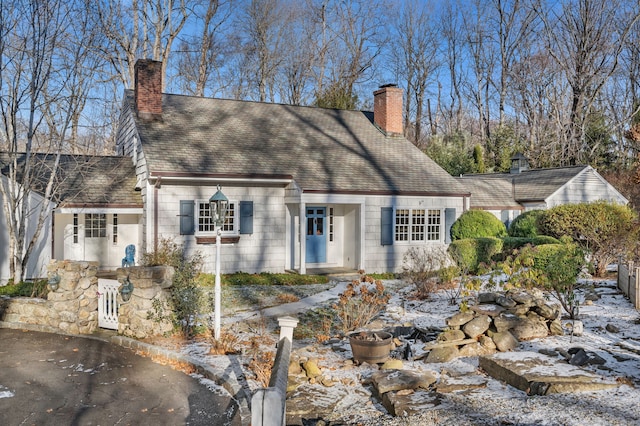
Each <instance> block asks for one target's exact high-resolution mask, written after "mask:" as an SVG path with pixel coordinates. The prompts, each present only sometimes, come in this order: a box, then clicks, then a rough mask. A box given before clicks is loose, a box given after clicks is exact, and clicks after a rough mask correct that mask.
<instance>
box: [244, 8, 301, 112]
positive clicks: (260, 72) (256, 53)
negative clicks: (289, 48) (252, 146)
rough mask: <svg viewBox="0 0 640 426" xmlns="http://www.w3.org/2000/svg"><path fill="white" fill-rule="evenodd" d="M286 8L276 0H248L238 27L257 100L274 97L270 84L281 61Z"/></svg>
mask: <svg viewBox="0 0 640 426" xmlns="http://www.w3.org/2000/svg"><path fill="white" fill-rule="evenodd" d="M288 16H289V12H288V10H287V9H286V8H285V7H283V4H282V3H281V1H280V0H250V1H248V4H247V5H246V9H245V10H244V12H243V15H241V16H240V24H239V25H240V27H241V28H242V29H243V30H244V31H245V33H246V38H245V40H244V43H243V55H244V57H245V61H246V62H245V65H247V66H249V67H251V69H253V70H255V73H254V74H253V75H252V76H251V81H253V82H254V84H255V86H256V88H257V90H258V100H259V101H260V102H265V101H266V100H267V99H268V100H270V101H272V102H273V101H274V85H275V78H276V74H277V72H278V67H279V66H280V63H281V61H282V53H281V49H282V44H283V42H284V37H285V34H287V33H288V24H289V19H288Z"/></svg>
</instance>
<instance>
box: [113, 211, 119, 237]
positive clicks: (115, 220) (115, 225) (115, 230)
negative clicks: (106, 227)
mask: <svg viewBox="0 0 640 426" xmlns="http://www.w3.org/2000/svg"><path fill="white" fill-rule="evenodd" d="M112 242H113V244H114V245H115V244H118V213H114V214H113V241H112Z"/></svg>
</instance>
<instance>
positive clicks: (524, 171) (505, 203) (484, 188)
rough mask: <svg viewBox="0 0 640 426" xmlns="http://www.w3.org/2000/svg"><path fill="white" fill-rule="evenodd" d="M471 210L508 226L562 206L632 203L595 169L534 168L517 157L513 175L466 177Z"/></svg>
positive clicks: (462, 180)
mask: <svg viewBox="0 0 640 426" xmlns="http://www.w3.org/2000/svg"><path fill="white" fill-rule="evenodd" d="M458 181H459V182H460V183H462V184H463V185H464V186H465V187H466V188H467V189H468V190H469V191H470V192H471V194H472V195H471V200H470V207H471V208H472V209H482V210H487V211H489V212H491V213H493V214H494V215H495V216H496V217H497V218H498V219H500V220H502V221H503V222H504V223H506V224H507V225H508V224H509V223H511V221H512V220H513V219H515V217H516V216H518V215H519V214H520V213H521V212H523V211H528V210H536V209H548V208H551V207H555V206H558V205H562V204H573V203H589V202H593V201H602V200H604V201H610V202H614V203H619V204H627V203H628V200H627V199H626V198H625V197H624V196H623V195H622V194H620V192H618V190H616V189H615V188H614V187H613V185H611V184H610V183H609V182H607V181H606V180H605V179H604V178H603V177H602V176H601V175H600V174H599V173H598V172H597V171H596V170H595V169H594V168H593V167H591V166H571V167H557V168H547V169H530V168H529V163H528V161H527V159H526V158H525V157H524V156H523V155H521V154H518V155H515V156H514V157H513V158H512V159H511V171H510V172H509V173H485V174H471V175H463V176H461V177H459V178H458Z"/></svg>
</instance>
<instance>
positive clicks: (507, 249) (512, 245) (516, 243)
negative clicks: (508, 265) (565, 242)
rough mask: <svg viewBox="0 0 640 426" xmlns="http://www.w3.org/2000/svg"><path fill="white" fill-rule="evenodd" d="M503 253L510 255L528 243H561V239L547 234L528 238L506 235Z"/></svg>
mask: <svg viewBox="0 0 640 426" xmlns="http://www.w3.org/2000/svg"><path fill="white" fill-rule="evenodd" d="M502 241H503V245H502V254H503V256H505V257H506V256H509V255H511V254H512V253H513V251H514V250H517V249H520V248H522V247H524V246H526V245H527V244H531V245H532V246H540V245H543V244H560V241H559V240H558V239H556V238H553V237H549V236H547V235H540V236H538V237H533V238H526V237H505V238H503V239H502Z"/></svg>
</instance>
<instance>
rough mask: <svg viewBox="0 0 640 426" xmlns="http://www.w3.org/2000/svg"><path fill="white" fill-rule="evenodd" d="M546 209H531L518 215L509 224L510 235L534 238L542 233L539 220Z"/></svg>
mask: <svg viewBox="0 0 640 426" xmlns="http://www.w3.org/2000/svg"><path fill="white" fill-rule="evenodd" d="M543 214H544V210H529V211H528V212H524V213H522V214H521V215H519V216H518V217H516V218H515V219H514V220H513V222H511V225H510V226H509V236H511V237H524V238H533V237H537V236H538V235H540V232H539V231H538V223H539V222H538V221H539V218H540V216H542V215H543Z"/></svg>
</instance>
